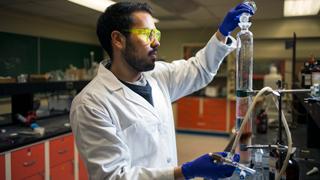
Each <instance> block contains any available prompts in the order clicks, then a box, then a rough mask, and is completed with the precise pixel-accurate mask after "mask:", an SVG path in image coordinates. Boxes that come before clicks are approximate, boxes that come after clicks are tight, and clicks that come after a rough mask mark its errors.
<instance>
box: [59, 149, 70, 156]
mask: <svg viewBox="0 0 320 180" xmlns="http://www.w3.org/2000/svg"><path fill="white" fill-rule="evenodd" d="M67 152H68V150H67V149H60V150H59V151H58V154H61V155H62V154H65V153H67Z"/></svg>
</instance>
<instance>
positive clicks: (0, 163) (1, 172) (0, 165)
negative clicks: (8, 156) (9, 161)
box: [0, 155, 6, 180]
mask: <svg viewBox="0 0 320 180" xmlns="http://www.w3.org/2000/svg"><path fill="white" fill-rule="evenodd" d="M5 173H6V168H5V161H4V155H0V180H5V179H6V174H5Z"/></svg>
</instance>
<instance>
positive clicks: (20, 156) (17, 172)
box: [11, 144, 44, 180]
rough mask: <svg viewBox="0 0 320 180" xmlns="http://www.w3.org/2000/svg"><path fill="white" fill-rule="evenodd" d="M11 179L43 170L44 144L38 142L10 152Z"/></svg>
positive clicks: (24, 176) (22, 177) (21, 177)
mask: <svg viewBox="0 0 320 180" xmlns="http://www.w3.org/2000/svg"><path fill="white" fill-rule="evenodd" d="M11 169H12V171H11V174H12V175H11V176H12V179H14V180H15V179H24V178H26V177H30V176H33V175H36V174H39V173H40V174H41V173H43V172H44V145H43V144H38V145H33V146H30V147H26V148H23V149H20V150H17V151H14V152H12V153H11Z"/></svg>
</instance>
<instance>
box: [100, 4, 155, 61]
mask: <svg viewBox="0 0 320 180" xmlns="http://www.w3.org/2000/svg"><path fill="white" fill-rule="evenodd" d="M138 11H144V12H147V13H149V14H151V15H152V12H151V7H150V6H149V5H148V4H147V3H134V2H119V3H116V4H113V5H111V6H109V7H108V8H107V9H106V10H105V12H104V13H103V14H102V15H101V16H100V17H99V19H98V22H97V35H98V38H99V41H100V44H101V45H102V47H103V49H104V50H105V51H107V53H108V54H109V56H110V58H111V59H112V58H113V52H112V45H111V33H112V31H119V32H121V33H122V34H123V35H125V36H126V37H127V36H128V32H126V31H125V30H128V29H130V28H131V27H132V25H133V19H132V17H131V15H132V13H134V12H138Z"/></svg>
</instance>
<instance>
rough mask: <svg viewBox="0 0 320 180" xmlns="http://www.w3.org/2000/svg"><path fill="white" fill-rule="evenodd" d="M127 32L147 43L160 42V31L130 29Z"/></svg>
mask: <svg viewBox="0 0 320 180" xmlns="http://www.w3.org/2000/svg"><path fill="white" fill-rule="evenodd" d="M127 32H130V33H133V34H136V35H138V37H139V38H141V39H142V40H143V41H144V42H145V43H148V44H149V43H153V42H154V40H157V41H158V42H160V37H161V32H160V31H159V30H158V29H147V28H143V29H129V30H127Z"/></svg>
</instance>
